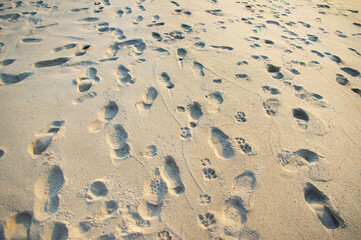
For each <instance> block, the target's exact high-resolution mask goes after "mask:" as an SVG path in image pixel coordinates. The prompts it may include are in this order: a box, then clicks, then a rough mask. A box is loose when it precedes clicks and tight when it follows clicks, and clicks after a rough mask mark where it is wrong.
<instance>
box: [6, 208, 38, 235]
mask: <svg viewBox="0 0 361 240" xmlns="http://www.w3.org/2000/svg"><path fill="white" fill-rule="evenodd" d="M32 221H33V214H32V212H27V211H26V212H19V213H16V214H14V215H13V216H11V217H10V218H8V219H7V220H6V223H5V238H4V239H14V240H15V239H30V227H31V224H32ZM1 237H2V236H1V234H0V238H1Z"/></svg>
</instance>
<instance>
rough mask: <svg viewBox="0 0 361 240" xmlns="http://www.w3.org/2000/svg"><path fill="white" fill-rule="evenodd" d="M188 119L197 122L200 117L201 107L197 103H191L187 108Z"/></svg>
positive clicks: (201, 114)
mask: <svg viewBox="0 0 361 240" xmlns="http://www.w3.org/2000/svg"><path fill="white" fill-rule="evenodd" d="M187 110H188V114H189V117H190V118H191V119H193V120H196V121H198V120H199V119H200V118H201V117H202V116H203V112H202V105H201V104H199V103H198V102H193V103H191V104H188V106H187Z"/></svg>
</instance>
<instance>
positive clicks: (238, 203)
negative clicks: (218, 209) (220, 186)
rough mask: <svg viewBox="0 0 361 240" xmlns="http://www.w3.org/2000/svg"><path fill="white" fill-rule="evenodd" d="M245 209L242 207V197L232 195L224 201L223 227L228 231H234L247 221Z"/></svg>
mask: <svg viewBox="0 0 361 240" xmlns="http://www.w3.org/2000/svg"><path fill="white" fill-rule="evenodd" d="M247 213H248V211H247V209H246V208H245V207H244V202H243V199H242V198H240V197H238V196H233V197H231V198H229V199H228V200H226V201H225V203H224V207H223V210H222V217H223V218H224V220H225V221H224V222H225V227H226V229H227V231H228V232H230V233H236V232H238V231H239V229H240V226H244V225H245V224H246V222H247Z"/></svg>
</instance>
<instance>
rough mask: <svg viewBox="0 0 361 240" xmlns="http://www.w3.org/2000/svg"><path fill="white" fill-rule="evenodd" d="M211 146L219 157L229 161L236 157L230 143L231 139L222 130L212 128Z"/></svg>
mask: <svg viewBox="0 0 361 240" xmlns="http://www.w3.org/2000/svg"><path fill="white" fill-rule="evenodd" d="M209 144H210V146H211V147H212V149H213V151H214V153H215V154H216V156H217V157H219V158H222V159H229V158H232V157H233V156H234V155H235V151H234V149H233V146H232V144H231V142H230V138H229V137H228V135H226V134H225V133H224V132H223V131H222V130H220V129H219V128H217V127H212V128H211V136H210V138H209Z"/></svg>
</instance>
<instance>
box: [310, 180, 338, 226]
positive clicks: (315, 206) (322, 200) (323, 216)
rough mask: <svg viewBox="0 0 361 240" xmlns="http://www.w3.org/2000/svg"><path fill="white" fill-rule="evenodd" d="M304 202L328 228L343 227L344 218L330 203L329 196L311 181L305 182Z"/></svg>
mask: <svg viewBox="0 0 361 240" xmlns="http://www.w3.org/2000/svg"><path fill="white" fill-rule="evenodd" d="M304 197H305V200H306V202H307V203H308V204H309V206H310V207H311V208H312V210H313V211H314V212H315V214H316V215H317V217H318V218H319V220H320V221H321V223H322V224H323V226H325V227H326V228H328V229H336V228H338V227H340V226H341V227H345V223H344V220H343V219H342V218H341V217H340V216H339V214H338V213H337V212H336V211H335V210H334V209H333V208H332V206H331V205H330V200H329V198H328V197H327V196H326V195H325V194H324V193H322V192H321V191H320V190H318V189H317V188H316V187H315V186H314V185H313V184H312V183H307V184H306V187H305V188H304Z"/></svg>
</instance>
